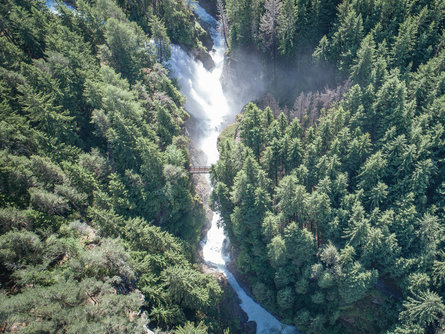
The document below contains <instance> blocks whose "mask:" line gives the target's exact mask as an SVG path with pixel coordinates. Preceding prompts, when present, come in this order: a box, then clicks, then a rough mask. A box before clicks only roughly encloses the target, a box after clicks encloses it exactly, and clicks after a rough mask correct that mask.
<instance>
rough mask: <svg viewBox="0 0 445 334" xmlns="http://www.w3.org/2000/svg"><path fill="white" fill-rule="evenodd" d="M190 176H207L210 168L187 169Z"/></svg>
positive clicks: (196, 167) (193, 167)
mask: <svg viewBox="0 0 445 334" xmlns="http://www.w3.org/2000/svg"><path fill="white" fill-rule="evenodd" d="M189 172H190V174H208V173H210V166H192V167H190V169H189Z"/></svg>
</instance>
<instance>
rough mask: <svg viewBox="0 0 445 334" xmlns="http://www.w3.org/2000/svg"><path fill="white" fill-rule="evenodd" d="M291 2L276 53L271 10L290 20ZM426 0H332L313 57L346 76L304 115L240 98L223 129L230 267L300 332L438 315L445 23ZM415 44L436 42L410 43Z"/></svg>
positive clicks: (220, 171) (416, 328) (422, 324)
mask: <svg viewBox="0 0 445 334" xmlns="http://www.w3.org/2000/svg"><path fill="white" fill-rule="evenodd" d="M227 5H228V8H229V6H235V5H234V4H233V3H232V4H231V2H230V1H229V2H228V4H227ZM330 5H332V3H330V4H326V6H327V7H329V6H330ZM405 5H406V6H405ZM292 6H295V7H296V9H294V12H293V11H292ZM300 6H303V1H296V2H287V1H283V4H282V7H281V8H284V7H286V8H287V10H286V11H285V12H283V11H282V12H281V14H280V15H281V16H280V17H281V18H279V19H278V31H279V35H278V36H279V37H278V38H279V39H278V41H279V43H284V44H281V48H282V49H281V51H282V52H283V53H288V52H291V51H292V46H291V44H290V43H291V40H290V39H289V38H290V36H288V35H285V34H284V35H283V32H281V33H280V30H279V29H280V24H283V23H280V22H283V21H280V20H285V19H287V20H295V21H294V23H293V25H294V26H292V29H295V31H299V30H298V29H299V27H298V22H300V21H299V20H301V19H302V16H301V15H303V13H302V12H299V10H298V9H299V8H301V7H300ZM317 6H319V7H317V8H318V9H317V10H319V13H323V10H321V9H320V8H321V7H323V6H322V5H321V3H319V4H318V5H317ZM320 6H321V7H320ZM438 6H439V7H440V5H439V4H438V2H420V1H411V2H409V5H408V2H406V3H404V4H403V5H402V4H399V3H395V2H385V1H358V0H357V1H344V2H342V3H341V4H340V5H339V6H338V13H337V19H336V22H335V24H334V25H333V27H332V30H331V31H330V32H329V33H327V32H325V33H327V35H326V36H325V37H323V38H322V39H321V41H320V43H319V47H318V48H317V49H316V51H315V53H314V56H316V57H317V58H318V59H320V60H322V61H331V62H335V63H336V65H337V67H338V68H339V70H340V71H342V73H343V74H345V77H346V76H348V77H349V79H350V80H351V81H352V86H351V88H350V90H349V92H348V93H347V94H346V95H345V97H344V98H343V100H342V101H341V102H340V103H338V104H337V105H336V106H334V107H332V108H331V109H329V110H325V111H323V112H321V113H320V115H319V117H318V119H316V120H314V123H313V124H312V125H311V124H310V123H309V122H305V121H304V119H298V118H295V119H291V120H288V119H287V117H285V115H284V114H283V113H282V114H280V115H279V116H278V117H277V118H276V119H274V117H273V114H272V113H271V110H270V109H269V108H266V109H264V110H261V109H260V108H258V107H257V106H256V105H254V104H252V103H251V104H248V105H247V106H246V107H245V108H244V110H243V113H242V114H241V115H240V117H238V118H237V122H236V124H234V125H231V127H230V129H229V130H227V131H225V132H224V133H223V134H224V138H221V139H222V141H221V143H220V144H219V147H218V148H219V150H220V160H219V161H218V163H217V164H216V166H214V167H213V168H212V182H213V184H214V190H213V193H212V196H211V201H212V202H213V203H212V205H213V208H214V209H215V210H217V211H219V212H220V216H221V220H222V223H223V224H224V226H225V228H226V230H227V232H228V235H229V236H230V238H231V241H232V246H233V247H234V248H235V250H236V251H235V252H234V253H235V254H238V257H237V259H236V264H237V266H238V269H239V270H240V271H242V272H244V273H246V274H247V275H248V277H249V279H250V281H251V282H252V291H253V294H254V296H255V298H257V299H258V301H260V302H261V303H263V305H265V306H266V307H267V308H269V309H270V310H272V311H273V312H275V313H276V314H278V315H280V316H281V317H282V318H283V319H288V320H289V319H292V322H293V324H295V325H296V326H297V327H298V328H299V329H301V330H303V331H305V332H308V333H319V332H345V331H346V332H347V331H352V332H385V331H393V332H394V333H417V332H418V333H421V332H422V333H423V332H434V331H437V332H440V331H441V329H442V327H443V300H444V298H445V296H444V294H443V287H444V285H443V284H444V277H445V274H444V273H445V270H444V254H443V251H442V249H443V247H444V245H445V244H444V242H445V241H444V238H443V231H444V211H443V204H444V203H443V200H442V196H443V193H444V191H443V184H444V183H443V175H444V174H443V173H444V172H445V170H444V164H443V155H441V154H443V144H444V138H443V134H444V131H443V127H444V121H445V118H444V117H443V115H444V112H443V110H444V98H443V96H444V92H445V91H444V90H443V82H444V81H443V64H444V59H445V58H444V57H445V53H444V51H443V47H442V45H441V44H440V43H439V42H438V39H437V38H439V39H440V38H442V39H443V36H442V33H440V32H437V30H436V32H437V33H433V32H432V31H433V30H434V29H436V28H434V27H436V25H437V24H439V22H442V23H440V24H443V16H440V18H439V16H436V15H435V14H434V9H435V8H438ZM441 8H442V7H441ZM251 13H252V14H253V13H254V12H253V11H252V12H251ZM293 13H295V15H296V16H295V17H293V15H294V14H293ZM324 14H326V15H327V17H329V16H330V15H332V13H331V12H330V11H329V10H328V11H327V12H325V13H324ZM265 15H266V14H265ZM320 15H321V14H320ZM427 18H428V19H427ZM305 19H306V20H310V19H311V16H310V15H309V16H307V17H306V18H305ZM232 20H235V17H232ZM425 20H426V21H425ZM295 22H296V23H295ZM426 22H428V23H426ZM238 23H240V22H236V24H238ZM427 25H430V26H429V28H427V27H426V26H427ZM237 27H238V26H236V28H233V29H238V28H237ZM420 30H422V33H420ZM290 31H291V29H290V30H289V31H288V32H290ZM426 31H429V32H428V33H427V32H426ZM232 32H233V33H235V32H236V30H233V31H232ZM236 33H237V35H236V36H237V38H240V37H239V36H240V35H238V32H236ZM429 33H431V35H428V34H429ZM280 34H281V35H280ZM420 34H423V37H422V38H420ZM426 35H428V36H430V37H428V38H427V37H426ZM234 36H235V35H234ZM280 38H281V39H280ZM429 38H430V39H429ZM427 40H428V42H427ZM233 41H234V40H233ZM233 41H232V42H233ZM240 41H241V40H239V42H240ZM243 43H247V42H246V41H244V42H243ZM286 43H287V44H286ZM429 43H431V44H429ZM420 44H422V45H430V46H432V47H433V49H434V48H435V50H437V52H436V54H434V55H433V54H432V53H429V51H428V50H424V51H425V52H420V51H418V49H417V46H418V45H420ZM433 45H434V46H433ZM232 47H233V45H232ZM294 48H295V46H294ZM427 48H428V47H427ZM426 54H428V56H425V55H426ZM233 129H235V131H234V130H233ZM229 132H230V135H227V134H228V133H229ZM260 203H261V205H259V204H260ZM265 259H266V261H265ZM389 309H391V310H393V311H392V312H388V310H389ZM375 319H379V320H380V321H376V320H375Z"/></svg>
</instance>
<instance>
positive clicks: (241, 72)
mask: <svg viewBox="0 0 445 334" xmlns="http://www.w3.org/2000/svg"><path fill="white" fill-rule="evenodd" d="M267 80H268V79H267V78H265V75H264V64H263V60H262V59H261V58H260V57H259V56H258V54H257V53H255V52H254V51H249V50H234V51H232V53H231V54H230V55H226V58H225V60H224V70H223V74H222V77H221V83H222V85H223V89H224V92H225V93H226V94H227V95H228V96H230V97H231V98H232V99H235V100H237V101H244V102H245V103H247V102H249V101H252V100H253V99H255V98H256V97H258V96H261V95H262V94H264V91H265V83H266V82H267Z"/></svg>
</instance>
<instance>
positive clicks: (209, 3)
mask: <svg viewBox="0 0 445 334" xmlns="http://www.w3.org/2000/svg"><path fill="white" fill-rule="evenodd" d="M216 3H217V1H216V0H199V4H200V6H201V7H202V8H204V9H205V10H206V12H207V13H209V14H210V15H212V16H213V17H218V8H217V7H216Z"/></svg>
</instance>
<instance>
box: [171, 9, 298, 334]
mask: <svg viewBox="0 0 445 334" xmlns="http://www.w3.org/2000/svg"><path fill="white" fill-rule="evenodd" d="M193 6H194V11H195V13H196V14H197V15H198V16H199V17H200V19H201V20H203V21H205V22H206V23H208V24H209V25H210V26H211V27H212V28H211V36H212V39H213V41H214V48H213V50H212V52H211V56H212V58H213V61H214V62H215V68H214V69H213V70H211V71H207V70H206V69H205V68H204V66H203V65H202V63H201V62H199V61H195V60H194V59H193V58H191V57H190V56H189V55H188V54H187V53H186V52H184V51H183V50H182V49H181V48H180V47H179V46H176V45H173V46H172V56H171V59H170V61H169V64H168V65H169V66H170V68H171V70H172V75H173V76H174V77H175V78H176V79H177V80H178V83H179V85H180V87H181V92H182V93H183V94H184V95H185V96H186V98H187V101H186V104H185V108H186V110H187V112H188V113H189V114H190V115H191V117H192V118H194V119H195V120H196V122H195V124H196V127H197V129H196V130H195V131H194V133H193V134H192V140H193V142H194V145H195V146H197V147H198V148H200V149H201V150H202V151H203V152H204V153H205V154H206V156H207V164H212V163H215V162H216V161H217V160H218V150H217V139H218V135H219V133H220V132H221V131H222V130H223V127H224V126H226V125H227V124H229V123H233V122H234V120H235V116H236V113H237V112H238V111H239V109H236V110H233V108H232V110H231V107H230V104H229V102H228V101H227V98H226V96H224V92H223V89H222V86H221V83H220V77H221V74H222V70H223V66H224V53H225V44H224V39H223V36H222V35H221V34H220V33H219V32H218V31H217V30H216V27H217V21H216V20H215V19H214V18H213V17H212V16H210V15H209V14H208V13H207V12H206V11H205V10H204V9H203V8H202V7H201V6H199V5H198V4H194V5H193ZM239 105H240V106H241V105H242V104H239ZM218 220H219V215H218V214H217V213H214V214H213V219H212V224H211V228H210V230H209V231H208V233H207V237H206V238H205V240H203V242H202V248H203V258H204V261H205V262H206V263H207V265H209V266H210V267H212V268H215V269H216V270H218V271H219V272H221V273H223V274H224V275H225V276H226V278H227V280H228V282H229V284H230V285H231V286H232V288H233V289H234V290H235V292H236V293H237V295H238V297H239V299H240V300H241V304H240V305H241V308H242V309H243V310H244V311H245V312H246V313H247V315H248V318H249V320H252V321H255V322H256V323H257V333H297V330H296V329H295V327H292V326H287V325H284V324H282V323H281V322H280V321H278V320H277V319H276V318H275V317H274V316H273V315H272V314H270V313H269V312H267V311H266V310H265V309H264V308H263V307H262V306H261V305H259V304H258V303H256V302H255V301H254V300H253V299H252V298H251V297H249V296H248V295H247V293H246V292H245V291H244V290H243V289H242V288H241V286H240V285H239V283H238V282H237V281H236V279H235V277H234V276H233V274H232V273H231V272H230V271H229V270H228V269H227V266H226V264H227V262H228V261H229V260H230V259H229V256H228V254H227V253H226V252H225V251H224V249H225V247H224V245H225V243H227V242H228V239H227V237H226V235H225V233H224V230H223V228H222V227H218Z"/></svg>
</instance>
